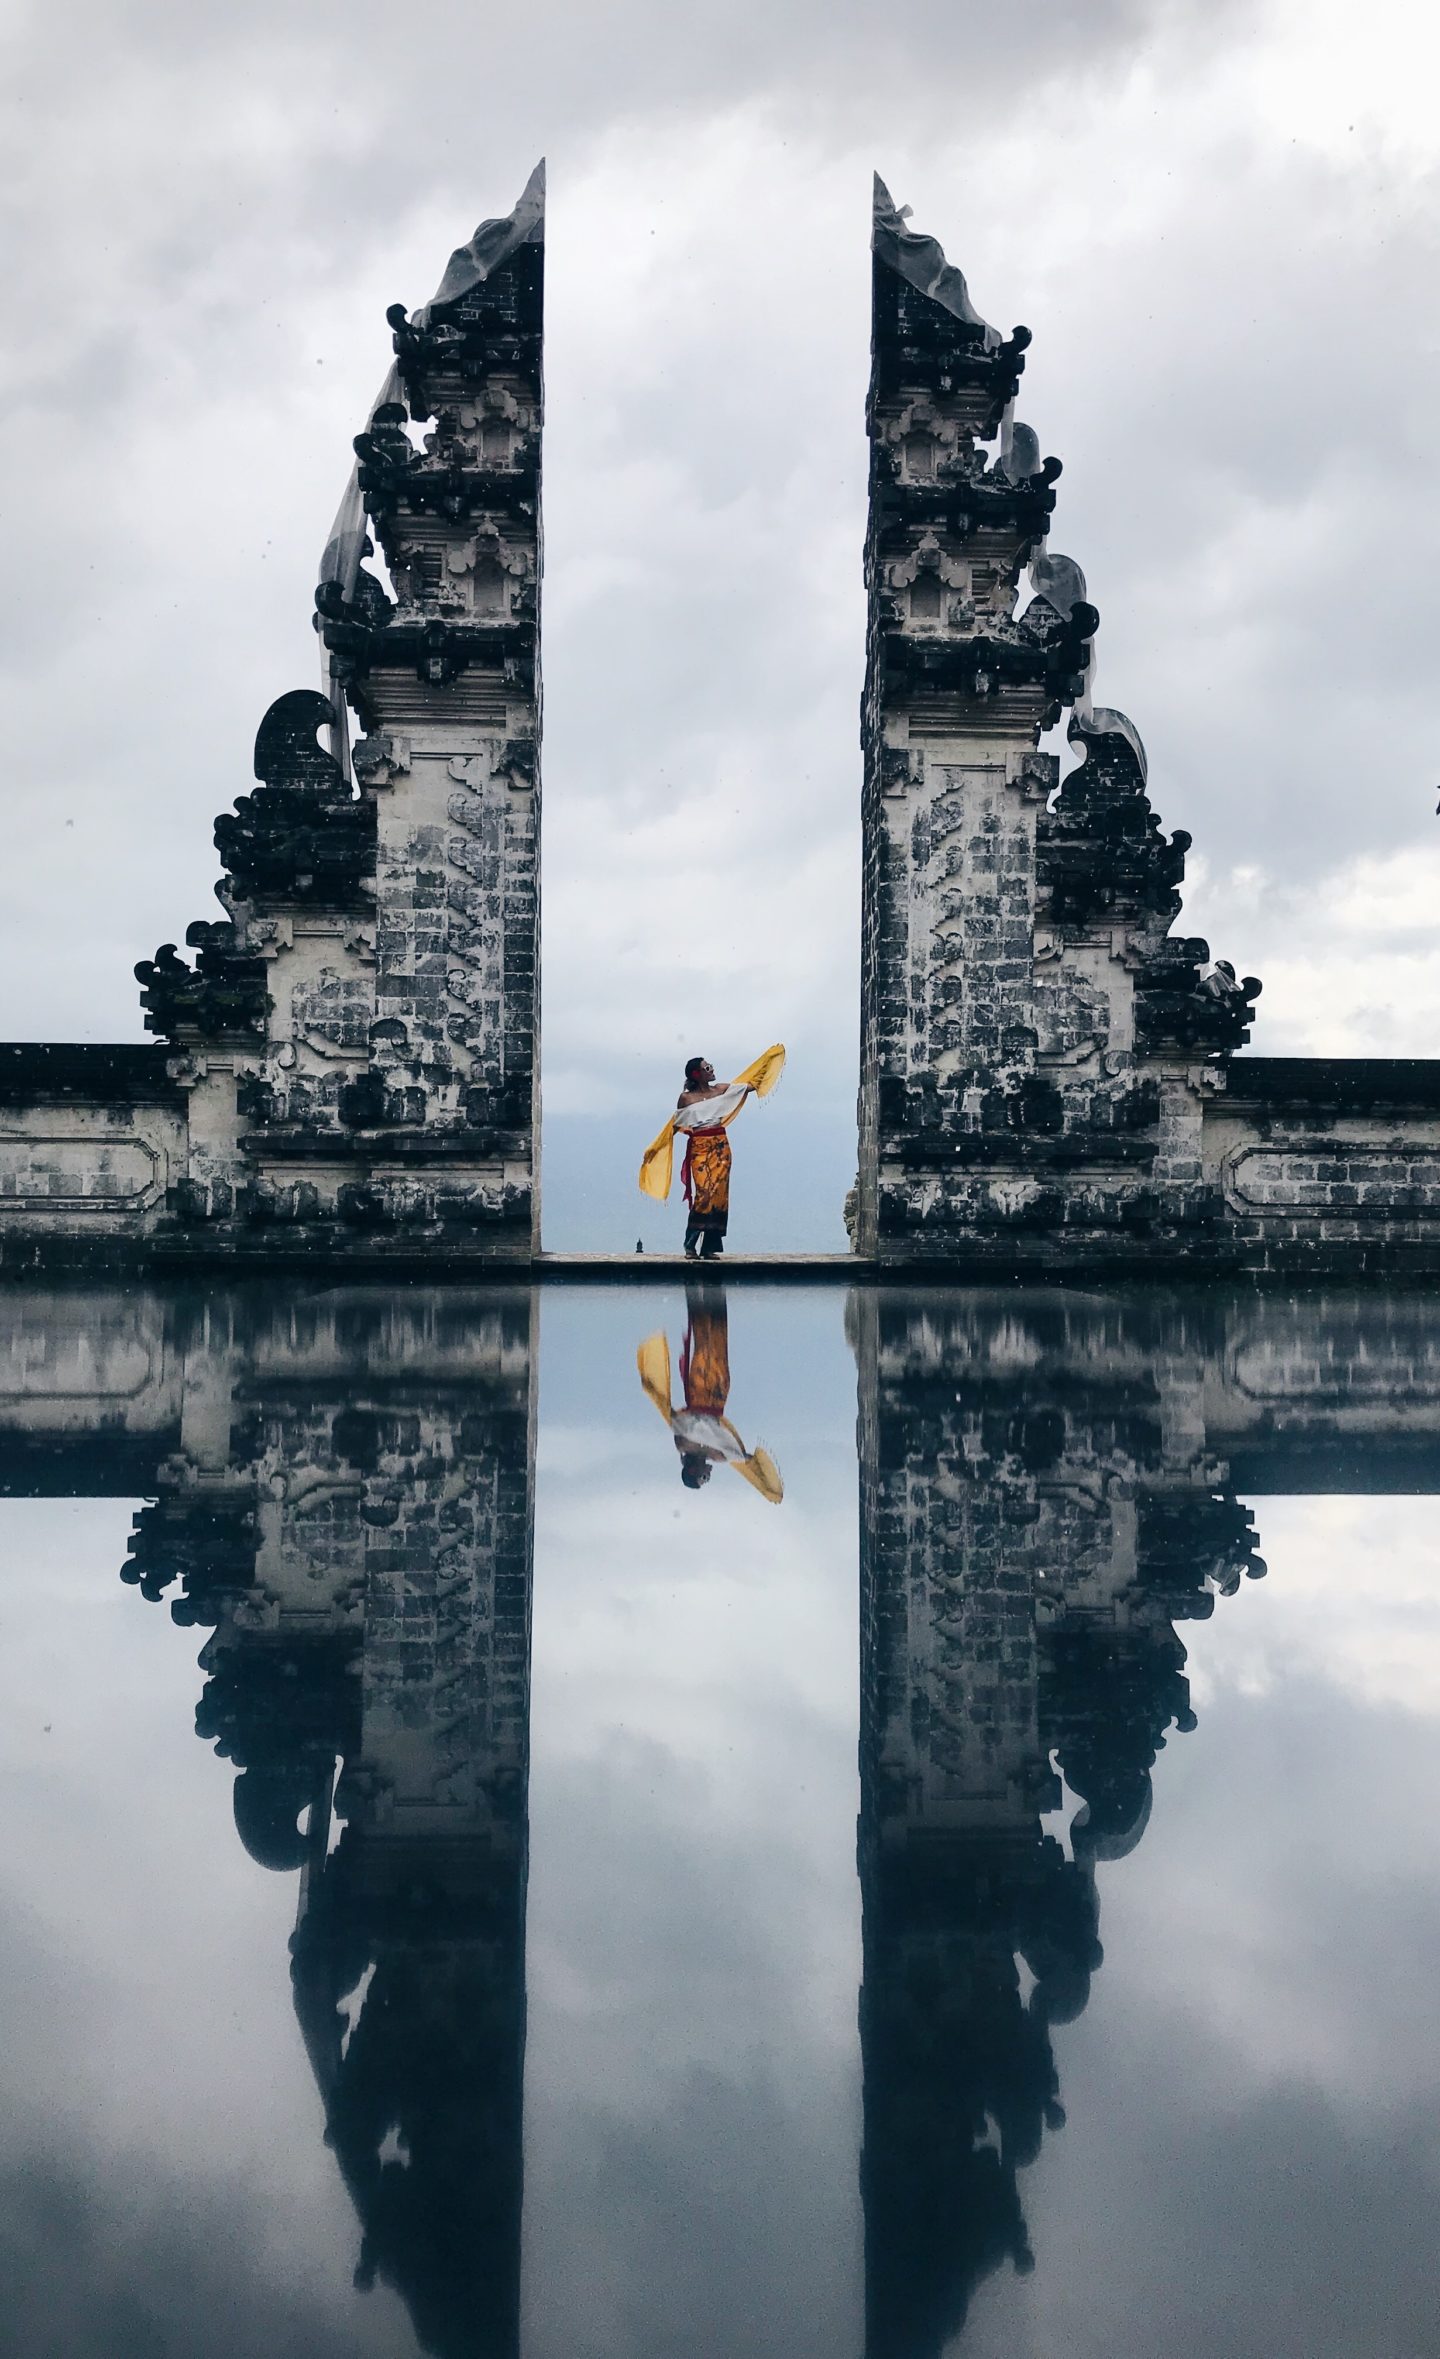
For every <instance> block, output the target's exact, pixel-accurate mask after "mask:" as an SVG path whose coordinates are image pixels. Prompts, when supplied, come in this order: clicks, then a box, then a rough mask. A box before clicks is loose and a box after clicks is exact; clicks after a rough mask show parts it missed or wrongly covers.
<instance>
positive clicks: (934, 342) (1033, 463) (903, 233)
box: [857, 181, 1259, 1262]
mask: <svg viewBox="0 0 1440 2359" xmlns="http://www.w3.org/2000/svg"><path fill="white" fill-rule="evenodd" d="M1029 342H1030V336H1029V331H1028V330H1027V329H1025V328H1016V329H1015V330H1014V332H1013V334H1012V335H1010V336H1009V337H1002V336H1001V335H1000V334H999V333H998V332H997V331H996V330H995V329H994V328H991V327H989V326H988V325H987V324H986V322H985V321H984V320H982V319H981V317H980V316H979V314H978V312H977V311H976V310H975V308H974V306H973V304H972V303H971V301H970V297H969V293H968V290H967V288H966V285H965V281H964V278H963V277H962V275H961V273H960V272H959V271H958V270H955V269H954V268H953V267H952V266H951V265H950V264H948V263H947V262H946V260H945V258H944V255H943V254H942V252H941V250H940V248H939V246H938V245H937V244H936V243H935V241H934V240H933V239H931V238H925V237H921V236H918V235H917V234H916V233H915V232H913V231H911V230H910V229H908V228H907V227H906V226H905V221H904V217H903V215H902V214H901V213H900V212H898V211H897V209H896V208H895V206H894V204H893V203H892V201H891V199H890V196H889V193H888V191H887V190H886V189H885V187H884V185H883V183H881V182H879V181H877V183H876V198H875V229H874V345H873V369H872V375H871V383H870V398H869V409H868V420H869V428H870V454H871V455H870V521H869V530H868V535H867V540H866V550H865V576H866V586H867V591H868V596H869V637H868V654H867V673H866V685H865V698H864V705H863V709H862V735H863V739H864V748H865V782H864V839H865V849H864V864H865V865H864V936H863V951H862V958H863V991H864V999H863V1007H862V1023H861V1042H862V1047H861V1060H862V1062H861V1090H860V1180H859V1190H858V1236H857V1242H858V1244H859V1246H860V1249H861V1250H862V1251H866V1252H875V1253H878V1254H879V1256H880V1257H881V1258H882V1259H897V1260H899V1259H907V1260H913V1259H928V1258H936V1257H943V1256H953V1255H954V1254H955V1253H957V1252H958V1251H963V1252H964V1253H965V1254H966V1255H967V1256H969V1257H971V1258H974V1259H978V1260H980V1261H985V1260H987V1259H993V1260H997V1261H1005V1262H1013V1261H1016V1260H1020V1261H1022V1262H1023V1261H1025V1260H1027V1259H1031V1260H1040V1261H1045V1260H1052V1259H1054V1258H1055V1255H1056V1253H1057V1251H1059V1252H1062V1253H1063V1254H1065V1255H1066V1256H1067V1257H1078V1258H1080V1259H1082V1260H1083V1259H1086V1258H1098V1257H1101V1256H1104V1255H1108V1254H1111V1253H1116V1252H1119V1251H1123V1252H1125V1253H1126V1254H1127V1255H1128V1254H1130V1253H1131V1252H1133V1251H1134V1250H1136V1249H1137V1247H1138V1248H1139V1249H1141V1250H1146V1249H1148V1250H1151V1251H1157V1252H1160V1253H1162V1254H1165V1255H1169V1254H1172V1253H1173V1252H1174V1251H1175V1250H1176V1249H1177V1247H1178V1246H1179V1245H1180V1244H1181V1243H1182V1242H1183V1245H1184V1247H1185V1250H1186V1251H1194V1250H1195V1249H1196V1248H1197V1247H1200V1248H1202V1249H1203V1244H1204V1240H1205V1238H1206V1237H1207V1235H1210V1234H1212V1233H1213V1232H1215V1231H1216V1230H1217V1229H1218V1228H1219V1226H1220V1225H1221V1207H1220V1202H1219V1196H1218V1191H1217V1190H1216V1189H1215V1188H1214V1187H1213V1186H1208V1187H1207V1185H1206V1184H1205V1183H1204V1180H1203V1176H1202V1159H1201V1149H1200V1126H1201V1120H1202V1112H1201V1093H1202V1091H1203V1090H1204V1088H1205V1087H1206V1085H1207V1082H1208V1081H1209V1080H1210V1078H1211V1069H1212V1068H1213V1067H1214V1066H1215V1065H1216V1063H1217V1061H1219V1060H1222V1059H1223V1058H1224V1057H1225V1056H1226V1055H1228V1053H1229V1052H1230V1050H1232V1049H1233V1048H1236V1047H1238V1046H1239V1045H1240V1044H1241V1042H1242V1041H1243V1040H1244V1039H1245V1038H1246V1037H1247V1034H1246V1024H1247V1021H1248V1016H1249V1004H1250V1001H1251V1000H1253V998H1254V997H1255V994H1256V992H1258V990H1259V985H1258V984H1257V983H1254V982H1253V981H1248V980H1247V982H1245V983H1244V984H1239V983H1236V982H1235V980H1234V977H1233V974H1232V973H1231V971H1230V970H1229V969H1226V968H1223V967H1219V968H1215V969H1209V968H1208V965H1207V962H1208V958H1209V953H1208V950H1207V948H1206V945H1205V944H1204V943H1203V942H1198V941H1184V940H1171V939H1169V938H1168V930H1169V926H1170V923H1171V921H1172V920H1173V918H1174V916H1175V915H1176V913H1177V912H1178V909H1179V898H1178V894H1177V893H1176V892H1175V889H1174V888H1175V886H1176V885H1177V884H1178V882H1179V880H1180V877H1181V875H1182V874H1183V869H1184V852H1185V847H1186V843H1187V841H1188V839H1187V838H1185V837H1183V836H1175V837H1173V838H1171V839H1170V841H1169V842H1168V843H1167V842H1166V841H1165V839H1164V837H1163V836H1162V835H1161V834H1160V831H1159V825H1158V822H1157V821H1156V819H1155V817H1154V814H1153V812H1152V811H1151V809H1150V806H1149V803H1148V801H1147V800H1146V796H1145V783H1144V754H1143V750H1142V749H1141V747H1140V743H1139V739H1138V737H1137V736H1136V734H1135V732H1134V730H1133V729H1132V728H1131V726H1130V724H1129V722H1128V721H1126V720H1125V718H1124V716H1123V715H1122V714H1118V713H1112V712H1108V711H1100V710H1093V709H1092V708H1091V706H1090V703H1089V696H1088V680H1089V675H1090V670H1091V667H1092V661H1093V638H1094V633H1095V631H1096V628H1097V626H1098V621H1099V618H1098V616H1097V614H1096V612H1095V609H1094V607H1093V606H1092V605H1091V604H1090V603H1089V602H1088V600H1087V598H1086V595H1085V580H1084V576H1083V574H1082V573H1081V571H1080V569H1079V567H1078V566H1077V565H1076V564H1075V563H1074V562H1073V560H1072V559H1070V558H1068V557H1063V556H1060V555H1058V554H1056V553H1055V552H1053V551H1052V550H1051V549H1050V547H1049V543H1048V534H1049V528H1050V517H1051V513H1052V510H1053V508H1054V505H1055V492H1054V484H1055V480H1056V478H1057V477H1058V475H1059V473H1060V463H1059V461H1058V460H1057V459H1043V460H1042V458H1041V456H1040V451H1039V445H1038V442H1037V441H1036V438H1035V435H1034V433H1033V432H1032V431H1031V429H1030V428H1029V427H1028V426H1024V425H1022V424H1020V423H1019V422H1018V421H1017V420H1016V419H1015V415H1014V403H1015V396H1016V391H1017V387H1018V384H1019V379H1020V374H1021V371H1022V370H1023V368H1024V365H1025V359H1024V356H1025V350H1026V347H1027V346H1028V344H1029ZM987 446H990V447H987ZM1027 573H1028V578H1029V583H1030V586H1031V589H1032V590H1033V593H1034V594H1033V596H1032V597H1031V599H1030V600H1029V602H1028V603H1027V604H1025V605H1023V606H1022V605H1021V604H1020V588H1021V581H1022V577H1023V576H1025V575H1026V574H1027ZM1067 707H1072V708H1073V712H1074V717H1073V719H1072V724H1071V737H1072V740H1073V741H1074V742H1076V743H1078V744H1079V745H1080V747H1081V748H1082V750H1083V753H1084V757H1085V758H1084V760H1083V762H1082V764H1081V767H1080V768H1079V769H1078V770H1076V771H1074V772H1073V773H1072V774H1071V776H1070V777H1069V778H1067V780H1066V781H1065V784H1064V786H1063V787H1062V788H1061V789H1060V792H1059V795H1058V798H1057V796H1056V787H1057V784H1058V781H1059V766H1058V763H1057V762H1056V760H1055V758H1054V756H1053V755H1050V754H1044V753H1041V752H1040V751H1038V743H1039V738H1040V736H1041V734H1042V733H1043V732H1044V731H1046V730H1047V729H1050V728H1053V727H1054V726H1055V724H1056V723H1057V722H1058V721H1059V719H1060V717H1061V714H1062V712H1063V711H1064V710H1065V709H1066V708H1067Z"/></svg>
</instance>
